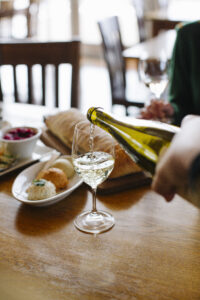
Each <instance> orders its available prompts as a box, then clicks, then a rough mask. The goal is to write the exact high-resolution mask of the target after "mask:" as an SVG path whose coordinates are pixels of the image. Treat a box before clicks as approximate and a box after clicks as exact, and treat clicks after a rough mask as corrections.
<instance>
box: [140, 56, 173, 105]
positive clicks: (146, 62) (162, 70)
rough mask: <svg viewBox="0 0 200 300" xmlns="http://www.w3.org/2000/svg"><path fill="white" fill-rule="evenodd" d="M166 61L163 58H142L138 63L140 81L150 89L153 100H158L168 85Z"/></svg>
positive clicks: (167, 64)
mask: <svg viewBox="0 0 200 300" xmlns="http://www.w3.org/2000/svg"><path fill="white" fill-rule="evenodd" d="M168 66H169V63H168V59H167V58H166V57H165V56H164V55H163V56H160V57H159V56H158V57H153V56H142V57H141V58H140V60H139V63H138V72H139V78H140V80H141V81H142V82H143V83H144V84H145V85H146V86H147V87H148V88H149V89H150V91H151V93H152V94H153V96H154V98H155V99H157V100H159V99H160V96H161V94H162V93H163V92H164V90H165V89H166V87H167V84H168Z"/></svg>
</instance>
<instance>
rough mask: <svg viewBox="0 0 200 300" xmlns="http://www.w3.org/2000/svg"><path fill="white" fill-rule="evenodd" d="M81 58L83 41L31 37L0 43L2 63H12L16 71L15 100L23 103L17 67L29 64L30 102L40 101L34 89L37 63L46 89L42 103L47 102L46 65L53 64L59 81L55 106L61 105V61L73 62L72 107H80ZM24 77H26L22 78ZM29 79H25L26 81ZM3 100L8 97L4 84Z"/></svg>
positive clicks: (64, 62)
mask: <svg viewBox="0 0 200 300" xmlns="http://www.w3.org/2000/svg"><path fill="white" fill-rule="evenodd" d="M79 58H80V41H79V40H71V41H65V42H37V41H32V40H31V41H30V40H23V41H18V40H17V41H16V40H15V41H13V40H11V41H10V42H7V43H3V42H0V65H1V66H3V65H11V66H12V70H13V82H14V100H15V102H22V101H21V100H20V97H19V93H18V83H19V81H18V80H17V79H18V78H17V75H19V74H17V71H16V69H17V66H18V65H26V66H27V85H28V88H27V90H28V99H27V103H33V104H35V103H36V99H35V97H34V93H33V92H34V91H33V77H32V68H33V67H34V66H35V65H38V64H39V65H40V66H41V81H42V84H41V88H42V93H41V94H42V99H41V103H40V104H42V105H46V91H47V86H46V73H47V72H46V66H47V65H53V66H54V69H55V72H54V83H55V89H54V90H55V103H54V104H55V106H56V107H58V106H59V88H58V84H59V66H60V65H61V64H70V65H71V66H72V73H71V103H70V104H71V105H70V106H71V107H78V90H79ZM21 80H22V79H21ZM1 82H2V78H1ZM25 82H26V81H25V80H24V83H25ZM0 96H1V100H3V99H4V95H3V92H2V87H1V89H0Z"/></svg>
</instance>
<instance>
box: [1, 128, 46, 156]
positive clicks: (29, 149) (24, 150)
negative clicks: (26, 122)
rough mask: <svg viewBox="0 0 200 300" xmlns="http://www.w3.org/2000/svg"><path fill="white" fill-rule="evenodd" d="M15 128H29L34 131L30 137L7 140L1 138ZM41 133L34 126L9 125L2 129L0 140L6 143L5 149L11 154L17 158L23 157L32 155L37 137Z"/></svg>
mask: <svg viewBox="0 0 200 300" xmlns="http://www.w3.org/2000/svg"><path fill="white" fill-rule="evenodd" d="M17 128H30V129H32V130H34V131H35V132H36V133H35V134H34V135H33V136H31V137H27V138H24V139H19V140H7V139H4V138H3V137H4V135H5V134H6V133H8V132H9V131H10V130H12V129H17ZM41 133H42V131H41V129H39V128H36V127H30V126H18V127H10V128H9V129H8V128H6V129H5V130H2V132H1V135H0V141H1V142H3V143H5V144H6V145H7V150H8V152H9V153H10V154H11V155H13V156H15V157H16V158H19V159H24V158H28V157H30V156H31V155H32V153H33V151H34V148H35V146H36V142H37V140H38V139H39V137H40V135H41Z"/></svg>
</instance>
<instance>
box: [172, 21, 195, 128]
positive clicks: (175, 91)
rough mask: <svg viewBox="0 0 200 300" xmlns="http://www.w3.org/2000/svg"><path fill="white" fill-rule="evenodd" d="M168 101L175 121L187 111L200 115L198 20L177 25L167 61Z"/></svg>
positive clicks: (177, 122) (187, 112)
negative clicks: (168, 74)
mask: <svg viewBox="0 0 200 300" xmlns="http://www.w3.org/2000/svg"><path fill="white" fill-rule="evenodd" d="M169 102H170V103H171V104H172V105H173V107H174V110H175V115H174V124H177V125H180V122H181V120H182V119H183V117H184V116H185V115H187V114H196V115H200V22H197V21H196V22H192V23H186V24H185V25H183V26H179V27H177V37H176V42H175V45H174V49H173V54H172V60H171V63H170V85H169Z"/></svg>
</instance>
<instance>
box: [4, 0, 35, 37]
mask: <svg viewBox="0 0 200 300" xmlns="http://www.w3.org/2000/svg"><path fill="white" fill-rule="evenodd" d="M39 2H40V0H29V1H28V3H27V5H25V6H24V7H21V8H16V7H15V0H9V1H1V5H0V22H1V21H2V20H5V19H8V20H10V24H12V19H13V17H15V16H17V15H23V16H25V18H26V25H27V34H26V36H25V37H32V36H33V35H35V34H36V30H37V28H36V27H37V26H36V23H37V22H36V19H37V15H38V10H39ZM10 31H12V28H11V25H10ZM10 36H11V37H12V33H10Z"/></svg>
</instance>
